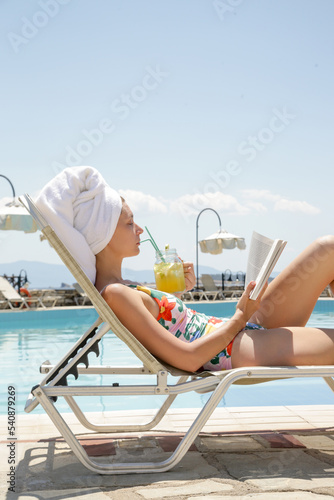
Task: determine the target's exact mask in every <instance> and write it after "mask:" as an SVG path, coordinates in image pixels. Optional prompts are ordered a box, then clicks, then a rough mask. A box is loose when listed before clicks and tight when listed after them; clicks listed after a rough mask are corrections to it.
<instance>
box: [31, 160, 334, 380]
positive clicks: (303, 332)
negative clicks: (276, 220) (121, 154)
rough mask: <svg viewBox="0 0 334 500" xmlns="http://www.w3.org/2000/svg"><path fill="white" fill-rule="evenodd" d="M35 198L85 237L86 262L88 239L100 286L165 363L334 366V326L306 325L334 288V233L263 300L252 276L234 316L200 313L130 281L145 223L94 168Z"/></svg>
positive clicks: (67, 174) (71, 172) (191, 367)
mask: <svg viewBox="0 0 334 500" xmlns="http://www.w3.org/2000/svg"><path fill="white" fill-rule="evenodd" d="M80 169H81V170H80ZM77 186H79V187H77ZM91 193H93V195H91ZM87 200H88V201H87ZM37 204H38V205H39V206H40V208H41V209H42V211H43V213H44V214H45V215H46V216H48V215H50V217H49V219H48V220H49V222H50V223H51V225H58V226H59V227H60V226H61V225H62V224H63V222H62V218H64V220H65V222H66V224H65V226H66V230H68V231H69V229H68V227H69V226H70V225H71V224H72V227H71V230H72V229H73V228H74V229H75V231H78V235H79V236H80V237H82V236H83V237H84V238H83V240H82V242H81V245H80V249H79V252H78V249H77V248H76V250H75V251H74V252H73V249H72V253H74V254H75V252H77V258H78V260H80V258H81V257H82V253H83V252H84V250H85V249H84V248H83V245H82V243H83V241H86V242H87V243H88V247H89V249H90V250H89V251H91V250H93V253H94V255H95V269H94V273H91V276H93V277H91V279H92V281H93V282H95V286H96V288H97V289H98V290H99V291H100V292H101V294H102V296H103V297H104V299H105V300H106V302H107V303H108V304H109V306H110V307H111V308H112V310H113V311H114V313H115V314H116V315H117V317H118V318H119V319H120V321H121V322H122V323H123V324H124V325H125V326H126V327H127V328H128V330H130V332H131V333H132V334H133V335H134V336H135V337H136V338H137V339H138V340H139V341H140V342H141V343H142V344H143V345H144V346H145V347H146V348H147V349H148V350H149V351H150V352H151V353H152V354H153V355H154V356H156V357H158V358H160V359H162V360H163V361H165V362H166V363H168V364H171V365H173V366H175V367H177V368H180V369H184V370H187V371H191V372H193V371H197V370H200V369H202V368H203V367H204V368H205V369H218V370H220V369H223V368H231V367H233V368H234V367H241V366H255V365H264V366H277V365H279V366H289V365H290V366H294V365H332V364H334V330H333V329H320V328H310V327H305V324H306V323H307V321H308V318H309V317H310V315H311V312H312V310H313V308H314V305H315V303H316V301H317V299H318V297H319V295H320V293H321V292H322V290H323V289H324V288H325V287H326V286H327V285H328V284H329V285H330V287H331V289H332V290H333V292H334V237H333V236H327V237H323V238H320V239H318V240H316V241H315V242H314V243H312V244H311V245H310V246H309V247H308V248H307V249H306V250H305V251H304V252H303V253H302V254H301V255H299V257H297V258H296V259H295V260H294V261H293V262H292V263H291V264H290V265H289V266H288V267H287V268H286V269H285V270H284V271H283V272H282V273H281V274H280V275H279V276H278V277H277V278H275V280H273V281H272V282H271V283H270V284H269V286H268V287H267V288H266V289H265V290H263V292H262V294H261V295H260V296H259V298H258V299H257V300H251V299H249V294H250V292H251V290H252V289H253V288H254V286H255V283H254V282H251V283H249V285H248V286H247V288H246V290H245V292H244V293H243V295H242V297H241V298H240V300H239V302H238V304H237V306H236V311H235V313H234V315H233V317H232V318H230V319H228V320H224V319H219V318H209V317H207V316H205V315H202V314H198V313H195V312H194V311H191V310H190V309H188V308H186V306H185V305H184V304H183V303H182V302H181V300H180V299H179V298H177V297H175V296H172V295H170V294H166V293H164V292H158V291H154V290H150V289H148V288H146V287H141V286H136V285H135V284H132V283H129V282H128V281H125V280H123V278H122V272H121V268H122V261H123V259H124V258H125V257H132V256H135V255H138V254H139V252H140V248H139V247H140V235H141V234H142V232H143V230H142V229H141V228H140V227H139V226H138V225H137V224H136V223H135V222H134V217H133V214H132V212H131V209H130V207H129V206H128V205H127V203H126V202H125V201H124V200H123V199H121V198H120V197H119V195H118V194H117V193H116V192H114V191H113V190H111V188H110V187H109V186H107V185H106V184H105V183H104V181H103V179H102V178H101V176H100V174H99V173H98V172H97V171H96V170H95V169H92V168H91V167H75V168H72V169H71V168H70V169H66V170H65V171H63V172H62V173H61V174H59V176H57V177H56V178H55V179H53V180H52V181H51V182H50V183H49V184H48V185H47V186H46V187H45V188H44V190H43V191H42V193H41V195H40V197H39V199H38V200H37ZM73 207H74V210H73ZM48 211H49V212H48ZM55 214H56V217H54V215H55ZM47 218H48V217H47ZM101 220H102V221H104V222H102V223H101ZM52 222H53V223H54V224H52ZM101 224H102V225H101ZM103 224H104V226H103ZM54 228H55V227H54ZM55 229H56V231H57V228H55ZM59 231H60V233H62V234H63V232H62V230H61V229H59ZM100 234H101V236H99V235H100ZM70 241H72V243H73V238H72V240H71V238H69V244H71V243H70ZM75 246H76V245H74V247H75ZM82 267H83V268H85V265H84V264H82ZM95 270H96V276H95ZM184 270H185V279H186V288H187V290H190V289H192V288H193V286H194V284H195V275H194V270H193V265H192V264H190V263H184ZM87 274H88V275H90V273H89V272H87ZM157 320H158V321H157ZM217 353H218V354H217Z"/></svg>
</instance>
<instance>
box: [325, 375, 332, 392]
mask: <svg viewBox="0 0 334 500" xmlns="http://www.w3.org/2000/svg"><path fill="white" fill-rule="evenodd" d="M324 381H325V382H326V383H327V385H328V386H329V387H330V388H331V389H332V391H333V392H334V379H333V378H332V377H324Z"/></svg>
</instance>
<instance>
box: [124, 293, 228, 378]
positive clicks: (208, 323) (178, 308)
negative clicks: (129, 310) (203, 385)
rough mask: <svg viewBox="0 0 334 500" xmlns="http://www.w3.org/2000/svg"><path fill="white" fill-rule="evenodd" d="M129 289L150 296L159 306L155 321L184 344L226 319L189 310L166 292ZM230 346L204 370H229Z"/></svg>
mask: <svg viewBox="0 0 334 500" xmlns="http://www.w3.org/2000/svg"><path fill="white" fill-rule="evenodd" d="M128 286H129V287H131V288H134V289H136V290H139V291H141V292H145V293H147V294H148V295H150V296H151V297H152V298H153V299H154V300H155V301H156V303H157V304H158V306H159V315H158V317H157V321H158V322H159V323H160V325H162V326H163V327H164V328H165V329H166V330H168V331H169V332H170V333H171V334H173V335H175V337H177V338H180V339H181V340H183V341H184V342H192V341H193V340H196V339H197V338H199V337H202V336H203V335H207V334H209V333H210V332H212V331H213V330H215V329H216V328H217V327H219V326H221V325H222V324H223V323H225V322H226V321H228V318H216V317H214V316H207V315H206V314H203V313H199V312H197V311H193V310H192V309H189V308H188V307H187V306H186V305H185V304H184V302H182V300H180V299H178V298H177V297H175V295H171V294H169V293H166V292H160V291H159V290H154V289H153V288H147V287H145V286H141V285H128ZM230 358H231V344H229V345H228V346H227V347H226V348H225V349H224V350H223V351H221V352H220V353H219V354H217V355H216V356H215V357H214V358H213V359H211V361H209V362H208V363H205V365H204V366H203V369H204V370H214V371H217V370H228V369H230V368H231V360H230Z"/></svg>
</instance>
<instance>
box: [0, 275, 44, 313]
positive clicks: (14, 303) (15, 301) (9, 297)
mask: <svg viewBox="0 0 334 500" xmlns="http://www.w3.org/2000/svg"><path fill="white" fill-rule="evenodd" d="M0 304H2V305H4V306H5V308H8V307H9V308H10V309H15V310H16V311H17V310H20V309H22V308H23V307H26V308H27V309H30V306H31V305H32V304H37V306H38V305H41V306H42V307H44V306H43V304H42V303H41V301H40V299H39V297H22V296H21V295H20V294H19V293H18V292H17V291H16V290H15V288H14V287H13V286H12V285H11V284H10V283H9V281H8V280H7V279H6V278H4V277H3V276H0Z"/></svg>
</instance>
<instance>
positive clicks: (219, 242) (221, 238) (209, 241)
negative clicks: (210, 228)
mask: <svg viewBox="0 0 334 500" xmlns="http://www.w3.org/2000/svg"><path fill="white" fill-rule="evenodd" d="M199 246H200V249H201V252H203V253H211V254H213V255H218V254H220V253H222V251H223V250H224V249H226V250H232V249H233V248H239V250H245V248H246V243H245V238H241V237H240V236H236V235H235V234H232V233H229V232H228V231H225V229H220V230H219V231H217V232H216V233H213V234H211V236H208V237H207V238H205V239H204V240H201V241H199Z"/></svg>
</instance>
